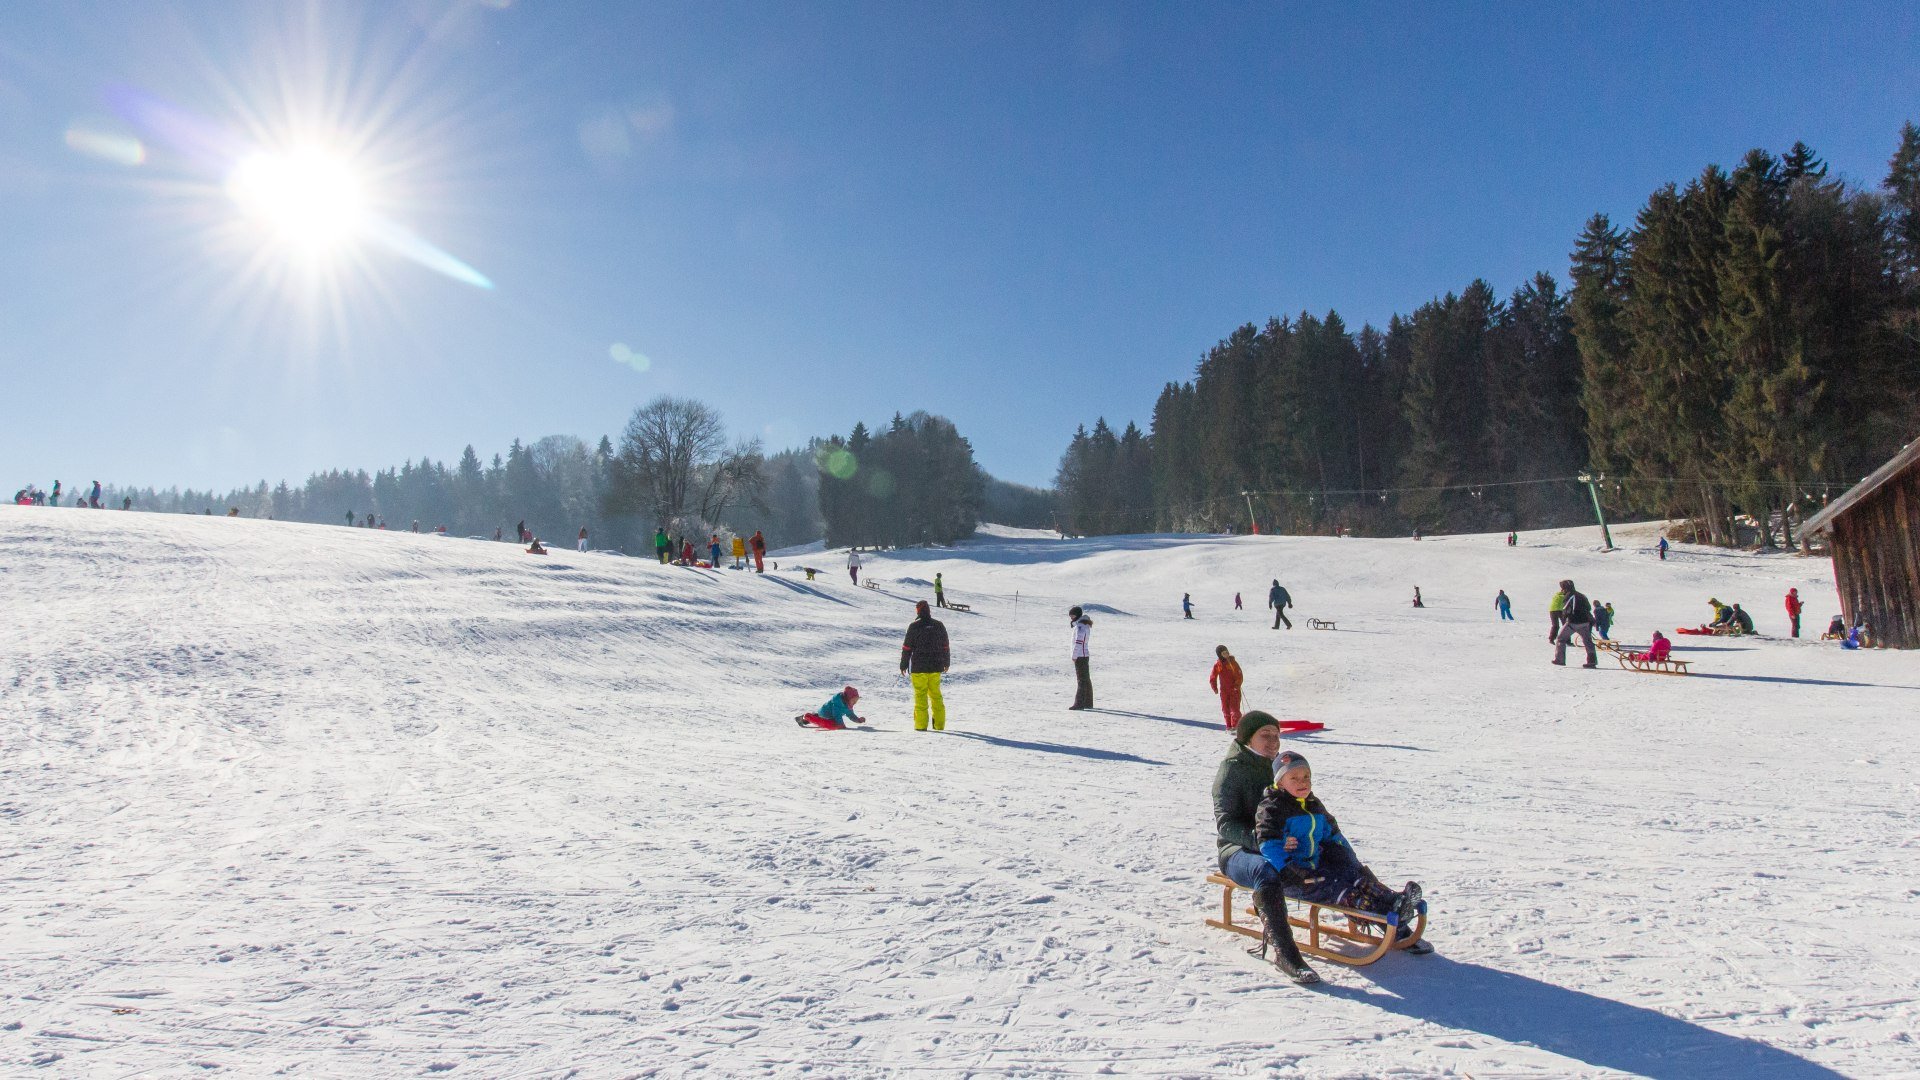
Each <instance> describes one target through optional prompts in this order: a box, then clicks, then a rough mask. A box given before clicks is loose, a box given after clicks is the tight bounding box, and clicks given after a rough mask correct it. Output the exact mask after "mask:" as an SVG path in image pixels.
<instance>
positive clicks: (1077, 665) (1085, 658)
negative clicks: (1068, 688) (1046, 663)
mask: <svg viewBox="0 0 1920 1080" xmlns="http://www.w3.org/2000/svg"><path fill="white" fill-rule="evenodd" d="M1067 619H1068V620H1069V621H1070V622H1071V623H1072V624H1073V678H1074V683H1075V687H1074V691H1073V704H1072V705H1069V706H1067V709H1068V710H1069V711H1072V710H1075V709H1091V708H1093V673H1092V672H1091V671H1090V670H1089V665H1090V664H1091V663H1092V662H1093V653H1092V651H1091V650H1090V649H1089V648H1088V641H1089V639H1091V638H1092V637H1093V620H1092V619H1090V618H1088V617H1087V615H1086V613H1085V612H1083V611H1081V610H1080V608H1079V607H1077V606H1076V607H1072V608H1069V609H1068V610H1067Z"/></svg>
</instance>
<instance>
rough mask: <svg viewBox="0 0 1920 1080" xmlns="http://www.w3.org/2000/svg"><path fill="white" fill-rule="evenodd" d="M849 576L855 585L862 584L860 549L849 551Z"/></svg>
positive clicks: (849, 549) (850, 549)
mask: <svg viewBox="0 0 1920 1080" xmlns="http://www.w3.org/2000/svg"><path fill="white" fill-rule="evenodd" d="M847 576H848V577H850V578H852V579H853V583H854V584H855V585H858V584H860V549H859V548H848V549H847Z"/></svg>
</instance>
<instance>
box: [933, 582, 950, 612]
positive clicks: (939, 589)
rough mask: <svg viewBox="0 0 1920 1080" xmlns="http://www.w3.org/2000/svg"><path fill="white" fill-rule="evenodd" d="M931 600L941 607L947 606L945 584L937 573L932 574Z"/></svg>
mask: <svg viewBox="0 0 1920 1080" xmlns="http://www.w3.org/2000/svg"><path fill="white" fill-rule="evenodd" d="M933 602H934V603H936V604H939V605H940V606H941V607H946V606H947V586H946V583H945V582H942V581H941V580H940V575H939V574H935V575H933Z"/></svg>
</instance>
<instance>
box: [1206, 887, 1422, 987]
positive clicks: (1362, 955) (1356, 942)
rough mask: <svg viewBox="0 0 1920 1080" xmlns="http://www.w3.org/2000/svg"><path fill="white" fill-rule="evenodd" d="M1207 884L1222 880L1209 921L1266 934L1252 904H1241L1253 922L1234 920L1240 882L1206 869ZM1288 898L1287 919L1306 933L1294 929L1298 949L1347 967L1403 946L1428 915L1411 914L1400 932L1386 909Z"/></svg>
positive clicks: (1418, 933) (1255, 935) (1414, 938)
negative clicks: (1409, 926) (1407, 928)
mask: <svg viewBox="0 0 1920 1080" xmlns="http://www.w3.org/2000/svg"><path fill="white" fill-rule="evenodd" d="M1207 884H1209V885H1218V886H1220V917H1219V918H1217V919H1208V920H1207V925H1208V926H1213V927H1218V928H1219V929H1221V930H1231V931H1233V932H1234V933H1236V934H1245V935H1246V936H1247V937H1250V938H1256V939H1260V940H1264V939H1265V937H1266V935H1265V934H1263V933H1261V931H1260V913H1259V912H1257V911H1255V910H1254V909H1253V908H1251V907H1249V908H1246V909H1245V914H1246V916H1247V918H1248V919H1249V920H1250V922H1251V925H1249V924H1248V923H1237V922H1234V921H1233V890H1235V889H1238V888H1240V887H1241V886H1240V885H1238V884H1236V883H1235V882H1234V880H1233V879H1232V878H1230V877H1227V876H1226V875H1224V874H1208V875H1207ZM1287 900H1288V904H1287V922H1289V923H1291V924H1292V925H1293V927H1294V929H1295V930H1305V931H1306V932H1307V933H1306V936H1305V937H1304V938H1303V937H1301V936H1300V935H1299V934H1298V933H1296V934H1294V936H1293V940H1294V942H1295V943H1296V944H1298V945H1299V946H1300V951H1301V952H1303V953H1306V954H1307V955H1309V956H1317V957H1319V958H1320V959H1322V960H1331V961H1333V962H1334V963H1336V964H1346V965H1347V966H1348V967H1365V966H1366V965H1368V964H1371V963H1373V962H1374V961H1375V960H1378V959H1380V958H1381V957H1383V956H1385V955H1387V954H1388V953H1389V952H1392V951H1393V950H1395V949H1404V948H1407V947H1408V946H1410V945H1412V944H1413V943H1414V942H1416V941H1419V940H1420V937H1421V935H1422V934H1425V933H1426V932H1427V916H1426V915H1425V914H1424V913H1422V914H1421V915H1420V916H1419V917H1418V918H1416V919H1415V920H1414V923H1413V930H1412V932H1411V933H1407V934H1404V935H1403V934H1402V933H1401V929H1400V927H1397V926H1395V925H1394V924H1392V923H1390V922H1388V921H1387V917H1386V916H1385V915H1375V914H1372V913H1371V912H1366V911H1355V910H1353V909H1352V908H1343V907H1337V906H1335V905H1333V904H1309V903H1306V901H1303V900H1295V899H1293V898H1292V897H1288V898H1287ZM1301 906H1305V907H1306V909H1307V917H1306V918H1304V919H1303V918H1301V917H1300V916H1299V915H1298V914H1296V911H1297V910H1298V909H1299V908H1300V907H1301ZM1341 918H1343V919H1345V920H1346V925H1345V926H1344V927H1343V926H1340V925H1338V924H1337V923H1335V922H1333V921H1332V920H1334V919H1341Z"/></svg>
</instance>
